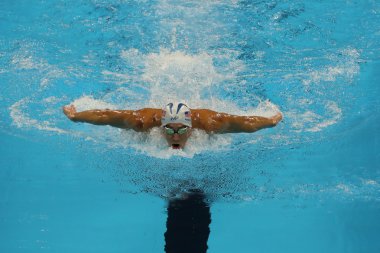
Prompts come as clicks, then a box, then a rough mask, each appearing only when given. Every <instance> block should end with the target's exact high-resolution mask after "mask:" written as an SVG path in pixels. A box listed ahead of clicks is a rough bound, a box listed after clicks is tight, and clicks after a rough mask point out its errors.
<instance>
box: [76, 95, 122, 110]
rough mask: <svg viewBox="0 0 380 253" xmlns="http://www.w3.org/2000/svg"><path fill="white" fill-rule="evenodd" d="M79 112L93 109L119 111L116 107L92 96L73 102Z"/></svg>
mask: <svg viewBox="0 0 380 253" xmlns="http://www.w3.org/2000/svg"><path fill="white" fill-rule="evenodd" d="M72 104H73V105H74V106H75V108H76V109H77V111H78V112H79V111H84V110H93V109H117V108H116V106H115V105H113V104H110V103H107V102H104V101H103V100H99V99H94V98H93V97H92V96H83V97H81V98H78V99H76V100H74V101H73V102H72Z"/></svg>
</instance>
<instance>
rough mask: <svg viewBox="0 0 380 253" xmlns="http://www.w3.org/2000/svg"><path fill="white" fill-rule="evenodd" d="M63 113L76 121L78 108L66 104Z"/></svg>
mask: <svg viewBox="0 0 380 253" xmlns="http://www.w3.org/2000/svg"><path fill="white" fill-rule="evenodd" d="M62 110H63V113H64V114H65V115H66V116H67V117H68V118H69V119H70V120H72V121H74V118H75V114H76V113H77V110H76V109H75V106H74V105H66V106H64V107H62Z"/></svg>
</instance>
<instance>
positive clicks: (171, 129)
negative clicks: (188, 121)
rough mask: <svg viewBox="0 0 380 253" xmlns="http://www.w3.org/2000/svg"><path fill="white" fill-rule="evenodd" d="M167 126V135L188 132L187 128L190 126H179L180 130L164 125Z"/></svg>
mask: <svg viewBox="0 0 380 253" xmlns="http://www.w3.org/2000/svg"><path fill="white" fill-rule="evenodd" d="M164 128H165V133H166V134H167V135H173V134H181V135H182V134H184V133H186V132H187V129H188V128H189V127H187V126H186V127H181V128H178V130H174V129H173V128H170V127H164Z"/></svg>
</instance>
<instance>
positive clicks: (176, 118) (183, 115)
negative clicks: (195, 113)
mask: <svg viewBox="0 0 380 253" xmlns="http://www.w3.org/2000/svg"><path fill="white" fill-rule="evenodd" d="M170 123H181V124H183V125H185V126H188V127H192V124H191V111H190V108H189V107H188V106H187V105H185V104H184V103H169V104H167V105H166V106H165V108H164V109H163V110H162V117H161V126H165V125H167V124H170Z"/></svg>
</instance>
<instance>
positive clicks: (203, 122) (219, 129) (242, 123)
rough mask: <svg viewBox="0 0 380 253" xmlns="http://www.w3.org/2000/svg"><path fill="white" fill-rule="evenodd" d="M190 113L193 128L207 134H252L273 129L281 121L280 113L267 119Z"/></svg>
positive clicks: (213, 112)
mask: <svg viewBox="0 0 380 253" xmlns="http://www.w3.org/2000/svg"><path fill="white" fill-rule="evenodd" d="M191 113H192V121H193V127H194V128H200V129H203V130H205V131H206V132H209V133H253V132H256V131H258V130H260V129H263V128H268V127H274V126H276V125H277V124H278V122H280V121H281V120H282V114H281V113H280V112H278V113H277V114H276V115H275V116H272V117H268V118H267V117H261V116H238V115H232V114H227V113H219V112H215V111H211V110H207V109H193V110H191Z"/></svg>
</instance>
